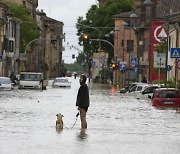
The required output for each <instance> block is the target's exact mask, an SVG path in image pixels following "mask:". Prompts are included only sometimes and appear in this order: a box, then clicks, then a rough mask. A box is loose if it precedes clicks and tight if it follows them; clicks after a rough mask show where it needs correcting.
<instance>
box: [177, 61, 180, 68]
mask: <svg viewBox="0 0 180 154" xmlns="http://www.w3.org/2000/svg"><path fill="white" fill-rule="evenodd" d="M176 65H177V68H178V69H180V60H178V61H177V63H176Z"/></svg>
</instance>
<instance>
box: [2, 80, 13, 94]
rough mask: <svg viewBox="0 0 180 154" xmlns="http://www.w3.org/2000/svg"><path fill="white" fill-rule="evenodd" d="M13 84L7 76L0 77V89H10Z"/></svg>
mask: <svg viewBox="0 0 180 154" xmlns="http://www.w3.org/2000/svg"><path fill="white" fill-rule="evenodd" d="M12 89H13V84H12V82H11V79H10V78H9V77H0V90H6V91H8V90H12Z"/></svg>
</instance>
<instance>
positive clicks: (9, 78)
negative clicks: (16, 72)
mask: <svg viewBox="0 0 180 154" xmlns="http://www.w3.org/2000/svg"><path fill="white" fill-rule="evenodd" d="M0 78H1V79H10V78H9V77H3V76H2V77H0Z"/></svg>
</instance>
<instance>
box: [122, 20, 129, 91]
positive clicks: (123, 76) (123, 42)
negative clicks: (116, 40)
mask: <svg viewBox="0 0 180 154" xmlns="http://www.w3.org/2000/svg"><path fill="white" fill-rule="evenodd" d="M122 25H123V27H124V28H123V41H122V46H123V53H122V60H123V63H124V53H125V27H126V26H127V25H128V24H127V22H125V21H123V23H122ZM124 71H125V70H123V69H122V88H124V86H125V85H124V82H125V72H124Z"/></svg>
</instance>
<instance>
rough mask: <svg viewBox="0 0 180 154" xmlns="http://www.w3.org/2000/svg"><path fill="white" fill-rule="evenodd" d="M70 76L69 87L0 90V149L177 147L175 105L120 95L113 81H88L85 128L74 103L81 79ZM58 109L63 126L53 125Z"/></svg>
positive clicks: (137, 151)
mask: <svg viewBox="0 0 180 154" xmlns="http://www.w3.org/2000/svg"><path fill="white" fill-rule="evenodd" d="M71 82H72V87H71V88H70V89H69V88H68V89H66V88H53V87H52V86H49V87H47V90H45V91H43V92H40V91H33V90H31V91H28V90H22V91H21V90H17V91H11V92H0V98H1V100H0V138H1V144H0V153H3V154H4V153H7V154H10V153H12V150H13V154H19V153H38V154H44V153H47V154H50V153H53V154H59V153H63V154H67V153H68V154H76V153H83V154H91V153H94V154H99V153H103V154H109V153H113V154H114V153H120V154H121V153H125V154H144V153H146V154H152V153H153V154H154V153H155V154H159V153H163V154H169V153H171V154H177V153H180V148H179V145H180V138H179V128H180V122H179V119H180V114H179V113H180V110H179V109H176V110H175V109H174V110H171V109H166V110H159V109H157V108H154V107H153V106H152V104H151V103H149V102H147V101H143V100H137V99H134V98H133V97H129V96H126V95H120V93H119V90H117V89H116V87H115V88H114V87H112V86H110V85H98V84H92V83H90V100H91V104H90V107H89V110H88V113H87V122H88V128H87V129H80V127H81V125H80V118H79V117H78V119H77V121H76V114H77V108H76V106H75V100H76V95H77V91H78V88H79V81H78V80H77V79H76V80H75V79H74V78H72V79H71ZM59 112H61V113H62V114H63V115H64V119H63V121H64V128H63V129H61V130H56V126H55V124H56V117H55V115H56V114H57V113H59ZM74 124H75V125H74ZM72 127H73V128H72ZM22 145H23V148H22ZM89 145H91V146H89ZM167 145H168V146H167ZM67 147H68V148H67ZM147 149H148V150H147ZM172 149H173V150H172Z"/></svg>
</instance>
